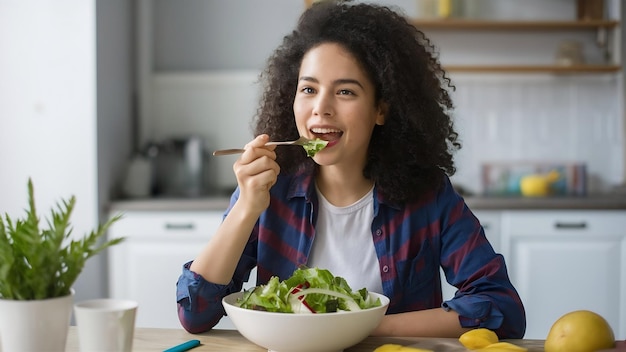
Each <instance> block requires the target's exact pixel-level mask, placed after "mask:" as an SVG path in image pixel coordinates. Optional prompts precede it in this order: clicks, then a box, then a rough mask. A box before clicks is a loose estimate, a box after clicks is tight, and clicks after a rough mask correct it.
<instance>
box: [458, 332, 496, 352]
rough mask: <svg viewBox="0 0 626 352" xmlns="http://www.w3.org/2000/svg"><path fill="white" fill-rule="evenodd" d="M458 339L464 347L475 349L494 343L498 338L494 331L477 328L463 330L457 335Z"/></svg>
mask: <svg viewBox="0 0 626 352" xmlns="http://www.w3.org/2000/svg"><path fill="white" fill-rule="evenodd" d="M459 341H460V342H461V343H462V344H463V346H465V348H469V349H470V350H477V349H479V348H484V347H487V346H489V345H491V344H494V343H496V342H498V341H500V340H499V339H498V335H496V333H495V332H493V331H491V330H489V329H485V328H478V329H473V330H470V331H467V332H465V333H464V334H463V335H461V336H460V337H459Z"/></svg>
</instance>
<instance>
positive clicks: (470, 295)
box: [438, 184, 526, 339]
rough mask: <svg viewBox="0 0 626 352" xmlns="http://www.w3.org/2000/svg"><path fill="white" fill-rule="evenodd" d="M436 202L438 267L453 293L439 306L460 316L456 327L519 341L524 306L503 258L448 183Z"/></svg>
mask: <svg viewBox="0 0 626 352" xmlns="http://www.w3.org/2000/svg"><path fill="white" fill-rule="evenodd" d="M444 194H446V195H445V196H442V197H440V198H439V199H438V202H439V204H440V205H441V208H440V209H442V217H441V219H442V220H443V221H442V236H441V239H442V245H441V258H442V261H441V263H442V266H443V268H444V271H445V273H446V278H447V281H448V282H449V283H450V284H452V285H454V286H456V287H457V288H458V290H457V292H456V293H455V296H454V297H453V298H452V299H451V300H449V301H445V302H443V304H442V307H443V308H444V309H447V310H449V309H452V310H454V311H455V312H457V313H458V314H459V321H460V323H461V326H463V327H466V328H479V327H480V328H487V329H490V330H493V331H495V332H496V334H498V336H499V337H500V338H509V339H511V338H522V337H523V336H524V333H525V331H526V313H525V311H524V306H523V304H522V301H521V299H520V297H519V294H518V293H517V290H516V289H515V288H514V287H513V284H512V283H511V280H510V279H509V275H508V272H507V267H506V263H505V258H504V257H503V256H502V255H501V254H498V253H496V252H495V251H494V250H493V247H492V246H491V244H490V243H489V241H488V240H487V238H486V236H485V233H484V229H483V228H482V226H481V225H480V222H479V220H478V219H477V218H476V217H475V216H474V214H473V213H472V212H471V211H470V210H469V208H468V207H467V206H466V205H465V202H464V201H463V199H462V198H461V197H460V196H458V194H456V193H455V192H452V189H451V185H450V184H447V192H444Z"/></svg>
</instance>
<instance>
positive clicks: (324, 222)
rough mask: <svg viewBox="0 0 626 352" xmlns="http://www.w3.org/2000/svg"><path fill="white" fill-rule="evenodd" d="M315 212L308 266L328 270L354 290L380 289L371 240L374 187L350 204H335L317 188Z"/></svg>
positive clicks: (381, 285) (378, 290)
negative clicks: (317, 201)
mask: <svg viewBox="0 0 626 352" xmlns="http://www.w3.org/2000/svg"><path fill="white" fill-rule="evenodd" d="M316 190H317V196H318V199H319V214H318V217H317V224H316V225H315V239H314V240H313V247H312V249H311V254H310V255H309V262H308V264H307V265H308V266H309V267H317V268H320V269H328V270H330V272H331V273H333V275H335V276H341V277H343V278H344V279H346V281H347V282H348V284H349V285H350V287H351V288H352V290H354V291H356V290H359V289H361V288H363V287H365V288H367V290H368V291H370V292H377V293H382V292H383V284H382V281H381V278H380V268H379V264H378V257H377V256H376V251H375V249H374V241H373V239H372V229H371V226H372V221H373V219H374V198H373V193H374V188H373V187H372V189H371V190H370V191H369V192H368V193H367V194H366V195H365V196H363V198H361V199H359V200H358V201H356V202H355V203H354V204H352V205H348V206H345V207H336V206H334V205H332V204H330V203H329V202H328V200H326V198H324V196H323V195H322V193H321V192H320V191H319V190H318V189H317V187H316Z"/></svg>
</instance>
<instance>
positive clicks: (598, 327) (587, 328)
mask: <svg viewBox="0 0 626 352" xmlns="http://www.w3.org/2000/svg"><path fill="white" fill-rule="evenodd" d="M613 346H615V335H614V334H613V329H611V326H610V325H609V323H608V322H607V321H606V320H605V319H604V318H603V317H602V316H601V315H599V314H597V313H594V312H592V311H589V310H577V311H573V312H569V313H567V314H565V315H563V316H562V317H560V318H559V319H557V321H555V322H554V324H553V325H552V327H551V328H550V332H549V333H548V337H546V342H545V344H544V349H545V351H546V352H587V351H596V350H602V349H609V348H612V347H613Z"/></svg>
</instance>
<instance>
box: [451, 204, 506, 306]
mask: <svg viewBox="0 0 626 352" xmlns="http://www.w3.org/2000/svg"><path fill="white" fill-rule="evenodd" d="M473 213H474V215H476V217H477V218H478V220H479V221H480V224H481V225H482V226H483V228H484V230H485V235H486V236H487V239H488V240H489V242H490V243H491V245H492V246H493V249H494V250H495V251H496V252H498V253H499V252H500V213H501V212H500V211H497V210H477V211H473ZM440 274H441V289H442V293H443V299H444V300H448V299H450V298H452V297H454V293H455V292H456V287H454V286H452V285H450V284H449V283H448V282H447V281H446V276H445V275H444V273H443V269H440Z"/></svg>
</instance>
